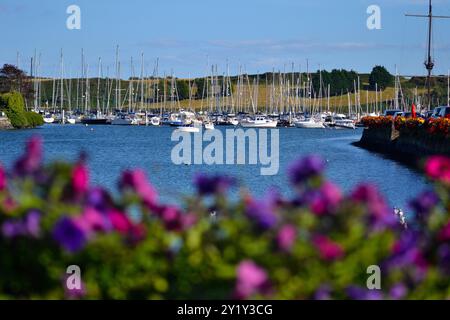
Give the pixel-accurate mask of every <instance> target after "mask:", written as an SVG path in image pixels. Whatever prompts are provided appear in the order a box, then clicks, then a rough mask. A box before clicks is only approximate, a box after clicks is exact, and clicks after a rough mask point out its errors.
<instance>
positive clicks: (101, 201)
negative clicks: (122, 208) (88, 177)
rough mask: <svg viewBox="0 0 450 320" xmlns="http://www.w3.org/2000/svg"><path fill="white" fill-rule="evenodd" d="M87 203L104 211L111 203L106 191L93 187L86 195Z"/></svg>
mask: <svg viewBox="0 0 450 320" xmlns="http://www.w3.org/2000/svg"><path fill="white" fill-rule="evenodd" d="M87 204H88V205H89V206H90V207H92V208H95V209H97V210H99V211H102V212H104V211H106V210H107V209H108V208H109V207H110V206H111V204H112V200H111V197H110V195H109V194H108V192H107V191H106V190H104V189H102V188H93V189H91V190H89V193H88V195H87Z"/></svg>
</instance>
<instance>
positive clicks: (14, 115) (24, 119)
mask: <svg viewBox="0 0 450 320" xmlns="http://www.w3.org/2000/svg"><path fill="white" fill-rule="evenodd" d="M24 106H25V102H24V99H23V96H22V95H21V94H20V93H19V92H9V93H5V94H3V95H0V109H2V110H4V111H5V113H6V116H7V117H8V119H9V121H10V122H11V125H12V126H13V127H14V128H16V129H22V128H32V127H36V126H40V125H43V124H44V119H42V116H41V115H39V114H37V113H34V112H26V111H25V108H24Z"/></svg>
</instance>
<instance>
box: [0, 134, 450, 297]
mask: <svg viewBox="0 0 450 320" xmlns="http://www.w3.org/2000/svg"><path fill="white" fill-rule="evenodd" d="M41 157H42V152H41V142H40V140H39V139H37V138H34V139H32V140H31V141H29V142H28V144H27V148H26V152H25V154H24V155H23V157H21V158H20V159H18V160H17V162H16V163H15V165H14V166H13V168H11V170H8V171H7V170H6V169H5V168H4V167H0V228H1V229H0V252H1V259H0V270H1V272H0V297H1V298H45V299H48V298H85V299H99V298H113V299H125V298H128V299H137V298H140V299H157V298H169V299H174V298H175V299H180V298H181V299H182V298H190V299H195V298H209V299H212V298H239V299H248V298H276V299H382V298H384V299H402V298H410V299H418V298H438V299H444V298H450V284H449V282H448V274H449V272H450V197H449V196H450V160H449V159H448V158H445V157H434V158H431V159H429V160H428V162H427V163H426V166H425V170H426V173H427V174H428V175H429V177H430V178H431V179H433V180H434V182H435V188H434V189H431V190H428V191H426V192H425V193H424V194H422V195H419V196H418V197H417V198H416V199H413V200H412V201H411V208H410V209H411V211H412V213H414V214H412V217H411V218H410V219H409V220H408V228H407V229H405V227H404V226H403V225H401V224H400V223H399V222H398V221H397V219H396V217H395V215H394V214H393V212H392V211H393V210H391V209H390V208H389V207H388V205H387V204H386V202H385V200H384V198H383V197H382V196H381V194H380V193H379V192H378V190H377V188H376V187H375V186H373V185H370V184H363V185H359V186H356V187H355V188H354V190H352V191H351V192H350V193H348V194H344V193H343V192H342V191H341V190H340V189H339V188H338V187H337V186H335V185H334V184H332V183H331V182H329V181H326V179H325V178H324V176H323V169H324V167H325V163H324V162H323V161H322V160H321V159H320V158H318V157H315V156H312V157H307V158H305V159H300V160H299V161H297V162H296V163H294V164H293V165H292V166H291V167H290V169H289V176H290V181H291V184H292V187H293V188H295V190H296V192H295V196H293V197H289V198H288V197H285V196H283V195H281V194H279V193H278V192H276V191H275V190H270V191H268V194H267V195H266V196H265V197H263V198H262V199H257V198H254V197H253V196H251V195H250V194H249V193H248V192H246V191H245V190H242V192H241V197H240V200H238V201H235V202H230V201H229V200H227V197H226V192H227V190H228V189H229V188H231V187H235V186H236V183H237V182H236V181H235V180H233V179H230V178H228V177H221V176H215V177H210V176H202V175H200V176H197V177H195V180H194V184H195V186H196V188H197V193H196V194H195V195H193V196H192V197H189V198H187V199H186V201H185V204H184V207H178V206H172V205H166V204H163V203H161V202H160V201H159V200H158V194H157V192H156V190H155V189H154V188H153V186H152V185H151V184H150V182H149V181H148V180H147V178H146V176H145V174H144V172H142V171H139V170H135V171H127V172H124V173H123V175H122V177H121V178H120V181H119V184H118V189H119V192H118V193H117V194H115V195H112V194H110V193H109V192H107V191H106V190H104V189H102V188H101V187H95V186H92V185H91V184H90V182H89V171H88V170H87V167H86V163H85V159H84V157H81V158H80V159H79V160H78V161H77V162H76V163H75V164H69V163H64V162H56V163H52V164H49V165H43V164H42V161H41ZM69 265H78V266H79V267H80V268H81V270H82V274H81V276H82V286H81V288H80V289H79V290H69V289H67V288H66V286H65V280H66V278H67V275H66V273H65V271H66V268H67V267H68V266H69ZM371 265H378V266H380V268H381V271H382V274H381V277H382V278H381V280H382V281H381V290H369V289H367V287H366V281H367V278H368V276H369V275H368V274H367V268H368V267H369V266H371Z"/></svg>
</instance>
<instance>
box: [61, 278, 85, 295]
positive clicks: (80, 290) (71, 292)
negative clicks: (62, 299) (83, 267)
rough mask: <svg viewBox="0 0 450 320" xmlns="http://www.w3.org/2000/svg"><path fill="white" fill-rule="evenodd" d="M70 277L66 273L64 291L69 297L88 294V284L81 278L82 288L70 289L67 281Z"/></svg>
mask: <svg viewBox="0 0 450 320" xmlns="http://www.w3.org/2000/svg"><path fill="white" fill-rule="evenodd" d="M68 279H69V276H68V275H66V276H65V277H64V283H63V287H64V293H65V296H66V298H67V299H81V298H83V297H84V296H85V295H86V294H87V290H86V285H85V284H84V282H83V281H81V280H80V288H73V289H69V288H68V285H67V281H68Z"/></svg>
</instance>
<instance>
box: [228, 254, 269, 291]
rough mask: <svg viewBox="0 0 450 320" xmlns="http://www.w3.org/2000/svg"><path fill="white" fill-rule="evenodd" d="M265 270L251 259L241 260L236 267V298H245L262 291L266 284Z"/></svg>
mask: <svg viewBox="0 0 450 320" xmlns="http://www.w3.org/2000/svg"><path fill="white" fill-rule="evenodd" d="M268 280H269V278H268V276H267V272H266V271H265V270H264V269H263V268H261V267H259V266H258V265H256V264H255V263H254V262H253V261H251V260H245V261H242V262H241V263H240V264H239V266H238V268H237V282H236V288H235V295H236V297H237V298H238V299H247V298H250V297H251V296H254V295H255V294H257V293H262V292H263V291H265V290H266V289H267V286H268Z"/></svg>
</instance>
